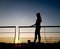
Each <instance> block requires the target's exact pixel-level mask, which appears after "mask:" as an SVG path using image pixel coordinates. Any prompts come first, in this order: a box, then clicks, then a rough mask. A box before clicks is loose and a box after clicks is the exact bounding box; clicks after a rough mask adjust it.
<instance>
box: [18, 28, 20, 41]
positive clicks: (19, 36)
mask: <svg viewBox="0 0 60 49" xmlns="http://www.w3.org/2000/svg"><path fill="white" fill-rule="evenodd" d="M19 37H20V27H18V41H19Z"/></svg>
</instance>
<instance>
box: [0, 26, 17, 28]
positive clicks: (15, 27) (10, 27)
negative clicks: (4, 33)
mask: <svg viewBox="0 0 60 49" xmlns="http://www.w3.org/2000/svg"><path fill="white" fill-rule="evenodd" d="M0 28H16V26H0Z"/></svg>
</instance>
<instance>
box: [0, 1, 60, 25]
mask: <svg viewBox="0 0 60 49" xmlns="http://www.w3.org/2000/svg"><path fill="white" fill-rule="evenodd" d="M37 12H40V13H41V17H42V24H41V25H42V26H53V25H55V26H58V25H60V22H59V21H60V1H59V0H0V26H9V25H10V26H11V25H15V26H27V25H28V26H31V25H32V24H34V23H35V22H36V13H37Z"/></svg>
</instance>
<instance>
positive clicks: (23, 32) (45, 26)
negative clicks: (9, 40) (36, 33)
mask: <svg viewBox="0 0 60 49" xmlns="http://www.w3.org/2000/svg"><path fill="white" fill-rule="evenodd" d="M18 28H19V32H18V40H19V37H20V33H31V32H30V31H29V32H20V29H21V28H35V26H33V27H32V26H19V27H18ZM41 28H44V32H41V33H44V36H45V37H46V33H60V31H59V32H58V31H57V32H46V28H60V26H41ZM59 38H60V37H59ZM45 40H46V38H45ZM46 42H47V41H46Z"/></svg>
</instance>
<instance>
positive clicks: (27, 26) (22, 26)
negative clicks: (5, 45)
mask: <svg viewBox="0 0 60 49" xmlns="http://www.w3.org/2000/svg"><path fill="white" fill-rule="evenodd" d="M31 27H35V26H19V28H31ZM41 27H60V26H41Z"/></svg>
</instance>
